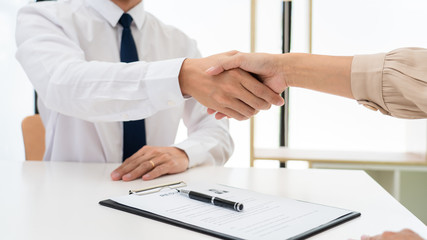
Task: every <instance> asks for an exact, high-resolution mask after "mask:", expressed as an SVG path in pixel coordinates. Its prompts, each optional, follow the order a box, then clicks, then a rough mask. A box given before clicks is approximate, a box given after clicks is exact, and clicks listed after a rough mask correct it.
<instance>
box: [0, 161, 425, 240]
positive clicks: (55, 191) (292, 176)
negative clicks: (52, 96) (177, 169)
mask: <svg viewBox="0 0 427 240" xmlns="http://www.w3.org/2000/svg"><path fill="white" fill-rule="evenodd" d="M117 166H118V165H117V164H88V163H48V162H25V163H18V162H9V161H0V169H2V173H1V174H0V190H1V198H0V238H1V239H43V240H45V239H48V240H49V239H55V240H56V239H61V240H65V239H73V240H75V239H103V240H108V239H114V240H117V239H197V240H198V239H214V238H212V237H210V236H207V235H204V234H200V233H196V232H193V231H190V230H186V229H182V228H179V227H175V226H172V225H168V224H164V223H161V222H157V221H154V220H150V219H147V218H144V217H140V216H136V215H132V214H129V213H125V212H121V211H118V210H114V209H111V208H107V207H103V206H100V205H99V204H98V202H99V201H100V200H104V199H107V198H109V197H111V196H116V195H124V194H127V191H128V190H129V189H138V188H143V187H147V186H151V185H158V184H162V183H168V182H174V181H177V180H184V181H186V182H191V181H211V182H217V183H222V184H227V185H231V186H235V187H240V188H246V189H251V190H254V191H258V192H262V193H267V194H273V195H280V196H284V197H289V198H294V199H301V200H305V201H310V202H315V203H321V204H326V205H331V206H336V207H342V208H347V209H351V210H355V211H359V212H361V213H362V216H361V217H359V218H357V219H355V220H352V221H350V222H347V223H344V224H342V225H340V226H338V227H335V228H332V229H330V230H328V231H326V232H323V233H321V234H318V235H316V236H314V237H312V238H310V239H328V240H330V239H360V236H361V235H362V234H365V233H366V234H376V233H380V232H382V231H384V230H401V229H402V228H405V227H410V228H411V229H413V230H414V231H416V232H417V233H418V234H420V235H422V236H423V237H424V238H427V227H426V226H425V225H424V224H423V223H422V222H421V221H419V220H418V219H417V218H416V217H415V216H414V215H413V214H411V213H410V212H409V211H408V210H407V209H405V208H404V207H403V206H402V205H401V204H400V203H399V202H397V201H396V200H395V199H393V198H392V197H391V196H390V195H389V194H388V193H387V192H386V191H385V190H383V189H382V188H381V187H380V186H379V185H378V184H377V183H376V182H375V181H374V180H372V179H371V178H370V177H369V176H368V175H367V174H366V173H365V172H363V171H354V170H316V169H309V170H288V169H255V168H251V169H233V168H220V167H218V168H214V167H198V168H194V169H191V170H189V171H187V172H185V173H183V174H179V175H170V176H166V177H162V178H160V179H157V180H154V181H149V182H143V181H142V180H136V181H132V182H121V181H120V182H113V181H111V180H110V172H111V171H112V170H113V169H115V168H116V167H117Z"/></svg>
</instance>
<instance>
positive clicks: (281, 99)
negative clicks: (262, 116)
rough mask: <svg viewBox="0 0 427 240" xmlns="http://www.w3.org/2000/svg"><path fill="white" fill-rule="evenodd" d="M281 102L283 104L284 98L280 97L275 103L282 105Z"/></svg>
mask: <svg viewBox="0 0 427 240" xmlns="http://www.w3.org/2000/svg"><path fill="white" fill-rule="evenodd" d="M283 104H285V100H284V99H283V98H280V100H278V101H277V102H276V104H275V105H276V106H282V105H283Z"/></svg>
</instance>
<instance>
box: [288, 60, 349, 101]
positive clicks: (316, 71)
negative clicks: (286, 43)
mask: <svg viewBox="0 0 427 240" xmlns="http://www.w3.org/2000/svg"><path fill="white" fill-rule="evenodd" d="M352 60H353V57H347V56H325V55H313V54H305V53H289V54H284V55H282V56H281V58H280V61H281V67H282V68H283V71H284V75H285V78H286V82H287V85H288V86H292V87H301V88H307V89H311V90H315V91H320V92H325V93H330V94H334V95H339V96H343V97H348V98H354V97H353V94H352V91H351V77H350V76H351V63H352Z"/></svg>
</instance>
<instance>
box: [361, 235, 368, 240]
mask: <svg viewBox="0 0 427 240" xmlns="http://www.w3.org/2000/svg"><path fill="white" fill-rule="evenodd" d="M360 240H369V236H368V235H363V236H362V237H361V238H360Z"/></svg>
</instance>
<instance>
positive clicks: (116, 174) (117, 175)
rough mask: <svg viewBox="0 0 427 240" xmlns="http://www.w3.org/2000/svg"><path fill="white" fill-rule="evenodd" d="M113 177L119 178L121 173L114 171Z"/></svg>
mask: <svg viewBox="0 0 427 240" xmlns="http://www.w3.org/2000/svg"><path fill="white" fill-rule="evenodd" d="M111 178H113V179H119V178H120V174H119V173H118V172H113V173H111Z"/></svg>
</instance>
